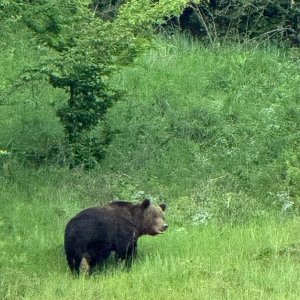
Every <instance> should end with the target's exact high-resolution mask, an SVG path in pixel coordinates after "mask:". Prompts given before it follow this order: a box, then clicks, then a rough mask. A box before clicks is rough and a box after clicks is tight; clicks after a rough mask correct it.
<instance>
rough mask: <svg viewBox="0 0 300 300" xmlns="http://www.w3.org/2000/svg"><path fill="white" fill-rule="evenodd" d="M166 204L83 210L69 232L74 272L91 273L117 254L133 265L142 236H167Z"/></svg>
mask: <svg viewBox="0 0 300 300" xmlns="http://www.w3.org/2000/svg"><path fill="white" fill-rule="evenodd" d="M165 209H166V205H165V204H160V205H155V204H153V203H151V202H150V200H149V199H145V200H144V201H143V202H142V203H138V204H133V203H130V202H126V201H114V202H111V203H109V204H107V205H104V206H100V207H92V208H88V209H85V210H83V211H81V212H80V213H79V214H77V215H76V216H75V217H74V218H73V219H71V220H70V221H69V223H68V224H67V227H66V230H65V252H66V256H67V261H68V264H69V267H70V269H71V271H72V272H74V273H76V274H79V270H80V268H81V269H83V270H84V271H85V272H87V273H90V272H91V270H92V268H93V267H94V266H95V265H96V264H101V263H102V262H104V261H105V260H106V259H107V258H108V257H109V255H110V253H111V252H112V251H113V252H115V256H116V259H121V260H124V259H125V260H126V265H127V266H130V265H131V263H132V259H133V257H134V256H135V255H136V252H137V241H138V238H139V237H140V236H142V235H157V234H161V233H163V232H164V231H165V230H166V229H167V228H168V225H167V224H166V223H165V219H164V211H165Z"/></svg>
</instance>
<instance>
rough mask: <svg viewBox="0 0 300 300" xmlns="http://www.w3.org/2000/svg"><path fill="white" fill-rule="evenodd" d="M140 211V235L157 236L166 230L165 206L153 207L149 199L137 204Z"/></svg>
mask: <svg viewBox="0 0 300 300" xmlns="http://www.w3.org/2000/svg"><path fill="white" fill-rule="evenodd" d="M139 207H140V209H141V213H142V214H141V220H140V221H141V224H140V225H141V235H144V234H147V235H157V234H161V233H163V232H164V231H165V230H167V228H168V225H167V223H166V222H165V210H166V205H165V204H160V205H155V204H153V203H151V201H150V200H149V199H145V200H144V201H143V202H142V203H141V204H139Z"/></svg>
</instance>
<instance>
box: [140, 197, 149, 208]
mask: <svg viewBox="0 0 300 300" xmlns="http://www.w3.org/2000/svg"><path fill="white" fill-rule="evenodd" d="M149 206H150V200H149V199H147V198H146V199H144V201H143V202H142V204H141V207H142V209H146V208H147V207H149Z"/></svg>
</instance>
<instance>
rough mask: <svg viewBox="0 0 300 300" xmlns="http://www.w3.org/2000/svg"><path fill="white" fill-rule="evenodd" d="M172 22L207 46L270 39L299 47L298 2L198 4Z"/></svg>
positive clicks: (264, 0)
mask: <svg viewBox="0 0 300 300" xmlns="http://www.w3.org/2000/svg"><path fill="white" fill-rule="evenodd" d="M173 23H174V24H177V25H179V26H180V27H181V28H182V29H183V30H186V31H188V32H190V33H191V34H192V35H193V36H195V37H198V38H201V39H203V40H206V41H208V42H209V43H211V44H215V43H224V42H230V41H236V42H241V43H244V42H249V41H252V40H256V41H258V42H262V41H263V42H265V41H266V40H271V41H272V42H275V43H277V44H279V45H281V46H282V45H284V46H296V47H299V46H300V2H299V1H294V0H250V1H245V0H220V1H216V0H207V1H201V2H200V3H199V4H192V5H191V6H190V7H188V8H186V9H185V10H184V12H183V14H182V15H181V16H180V18H179V19H177V20H176V19H173Z"/></svg>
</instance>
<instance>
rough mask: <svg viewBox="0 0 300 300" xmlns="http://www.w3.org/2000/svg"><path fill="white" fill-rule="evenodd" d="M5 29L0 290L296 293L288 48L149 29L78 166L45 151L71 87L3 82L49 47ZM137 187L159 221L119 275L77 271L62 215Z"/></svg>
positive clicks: (292, 56) (15, 294)
mask: <svg viewBox="0 0 300 300" xmlns="http://www.w3.org/2000/svg"><path fill="white" fill-rule="evenodd" d="M9 36H10V39H9V42H7V41H8V39H7V37H5V36H2V37H1V38H0V41H1V47H0V49H1V50H0V60H1V62H3V63H1V64H0V72H1V74H2V77H1V79H0V96H1V98H0V99H1V101H0V103H1V105H0V149H1V152H0V254H1V255H0V269H1V274H0V299H83V298H84V299H147V300H148V299H149V300H150V299H272V300H273V299H299V297H300V283H299V277H300V268H299V263H300V234H299V227H300V219H299V204H300V202H299V201H300V198H299V197H300V188H299V187H300V184H299V183H300V157H299V139H300V135H299V132H300V110H299V102H300V88H299V86H300V85H299V79H300V75H299V74H300V73H299V53H298V52H297V51H293V50H280V49H277V48H273V47H271V46H269V47H264V48H259V47H252V48H250V47H248V48H245V47H242V46H240V45H233V46H222V47H204V46H201V45H200V44H197V43H195V42H191V41H189V40H188V39H186V38H184V37H178V36H175V37H173V38H170V39H169V40H167V41H166V40H161V39H158V41H157V48H156V49H154V50H153V51H151V52H150V53H147V54H145V56H143V57H141V58H140V59H139V60H138V61H136V62H135V63H134V64H133V65H132V66H131V67H129V68H126V69H124V70H123V71H122V72H121V73H119V74H116V76H115V77H114V78H113V79H112V80H111V85H113V86H116V87H118V88H121V89H123V90H124V91H125V92H126V95H125V97H124V98H123V99H122V100H120V101H119V102H117V103H116V104H115V105H114V106H113V107H112V108H111V109H110V110H109V111H108V113H107V117H106V119H105V120H104V121H103V122H101V124H99V126H97V127H96V128H95V129H94V130H93V132H92V133H91V134H93V135H97V134H101V130H102V128H106V130H108V131H109V132H110V134H111V137H112V140H111V143H110V144H109V145H108V147H107V149H106V156H105V158H104V160H103V161H102V162H101V163H100V164H99V165H98V166H97V167H96V168H95V169H94V170H91V171H83V170H81V169H73V170H69V169H68V168H66V167H64V166H63V164H62V162H63V158H64V153H63V151H62V152H61V153H59V157H58V158H57V162H53V160H51V161H47V160H45V159H43V160H41V157H44V156H45V153H46V150H47V148H48V147H50V146H52V145H56V146H57V147H58V148H59V149H60V147H61V149H63V147H62V146H61V145H63V142H64V141H63V129H62V127H61V125H60V123H59V120H58V118H57V116H56V114H55V112H56V110H57V108H59V106H60V105H61V103H63V102H64V101H66V96H67V95H66V94H65V93H64V92H63V91H60V90H54V89H52V88H50V86H49V85H48V84H47V82H41V81H38V82H30V84H28V85H26V86H20V87H18V88H16V89H15V90H13V91H9V88H8V87H9V86H10V83H11V82H15V81H17V79H18V76H19V75H20V74H21V72H22V69H23V68H24V67H25V66H28V65H33V64H34V63H35V62H36V60H37V59H39V58H41V57H43V56H47V55H50V53H49V52H48V50H47V49H43V48H41V47H36V46H34V43H30V42H28V39H29V38H30V33H29V32H26V31H22V30H21V31H16V32H10V33H9ZM29 41H30V39H29ZM41 161H42V163H40V162H41ZM39 163H40V165H38V164H39ZM143 196H149V197H151V198H152V199H153V200H154V201H156V202H166V203H167V204H168V215H167V217H168V223H169V225H170V226H169V229H168V231H167V232H166V233H165V234H164V235H160V236H158V237H155V238H152V237H143V238H141V240H140V243H139V255H138V258H137V260H136V262H135V264H134V265H133V267H132V269H131V270H130V271H129V272H127V271H125V270H124V268H123V266H122V265H115V264H114V263H113V262H112V261H109V262H108V263H107V265H106V266H105V268H104V269H103V270H98V271H96V272H95V273H94V275H93V276H92V277H91V278H85V277H80V278H74V277H73V276H72V275H71V274H70V273H69V270H68V267H67V263H66V260H65V256H64V252H63V232H64V228H65V225H66V223H67V222H68V220H69V219H70V218H71V217H72V216H74V215H75V214H76V213H77V212H79V211H80V210H81V209H83V208H85V207H88V206H93V205H98V204H102V203H105V202H107V201H110V200H112V199H127V200H140V199H141V198H142V197H143Z"/></svg>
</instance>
